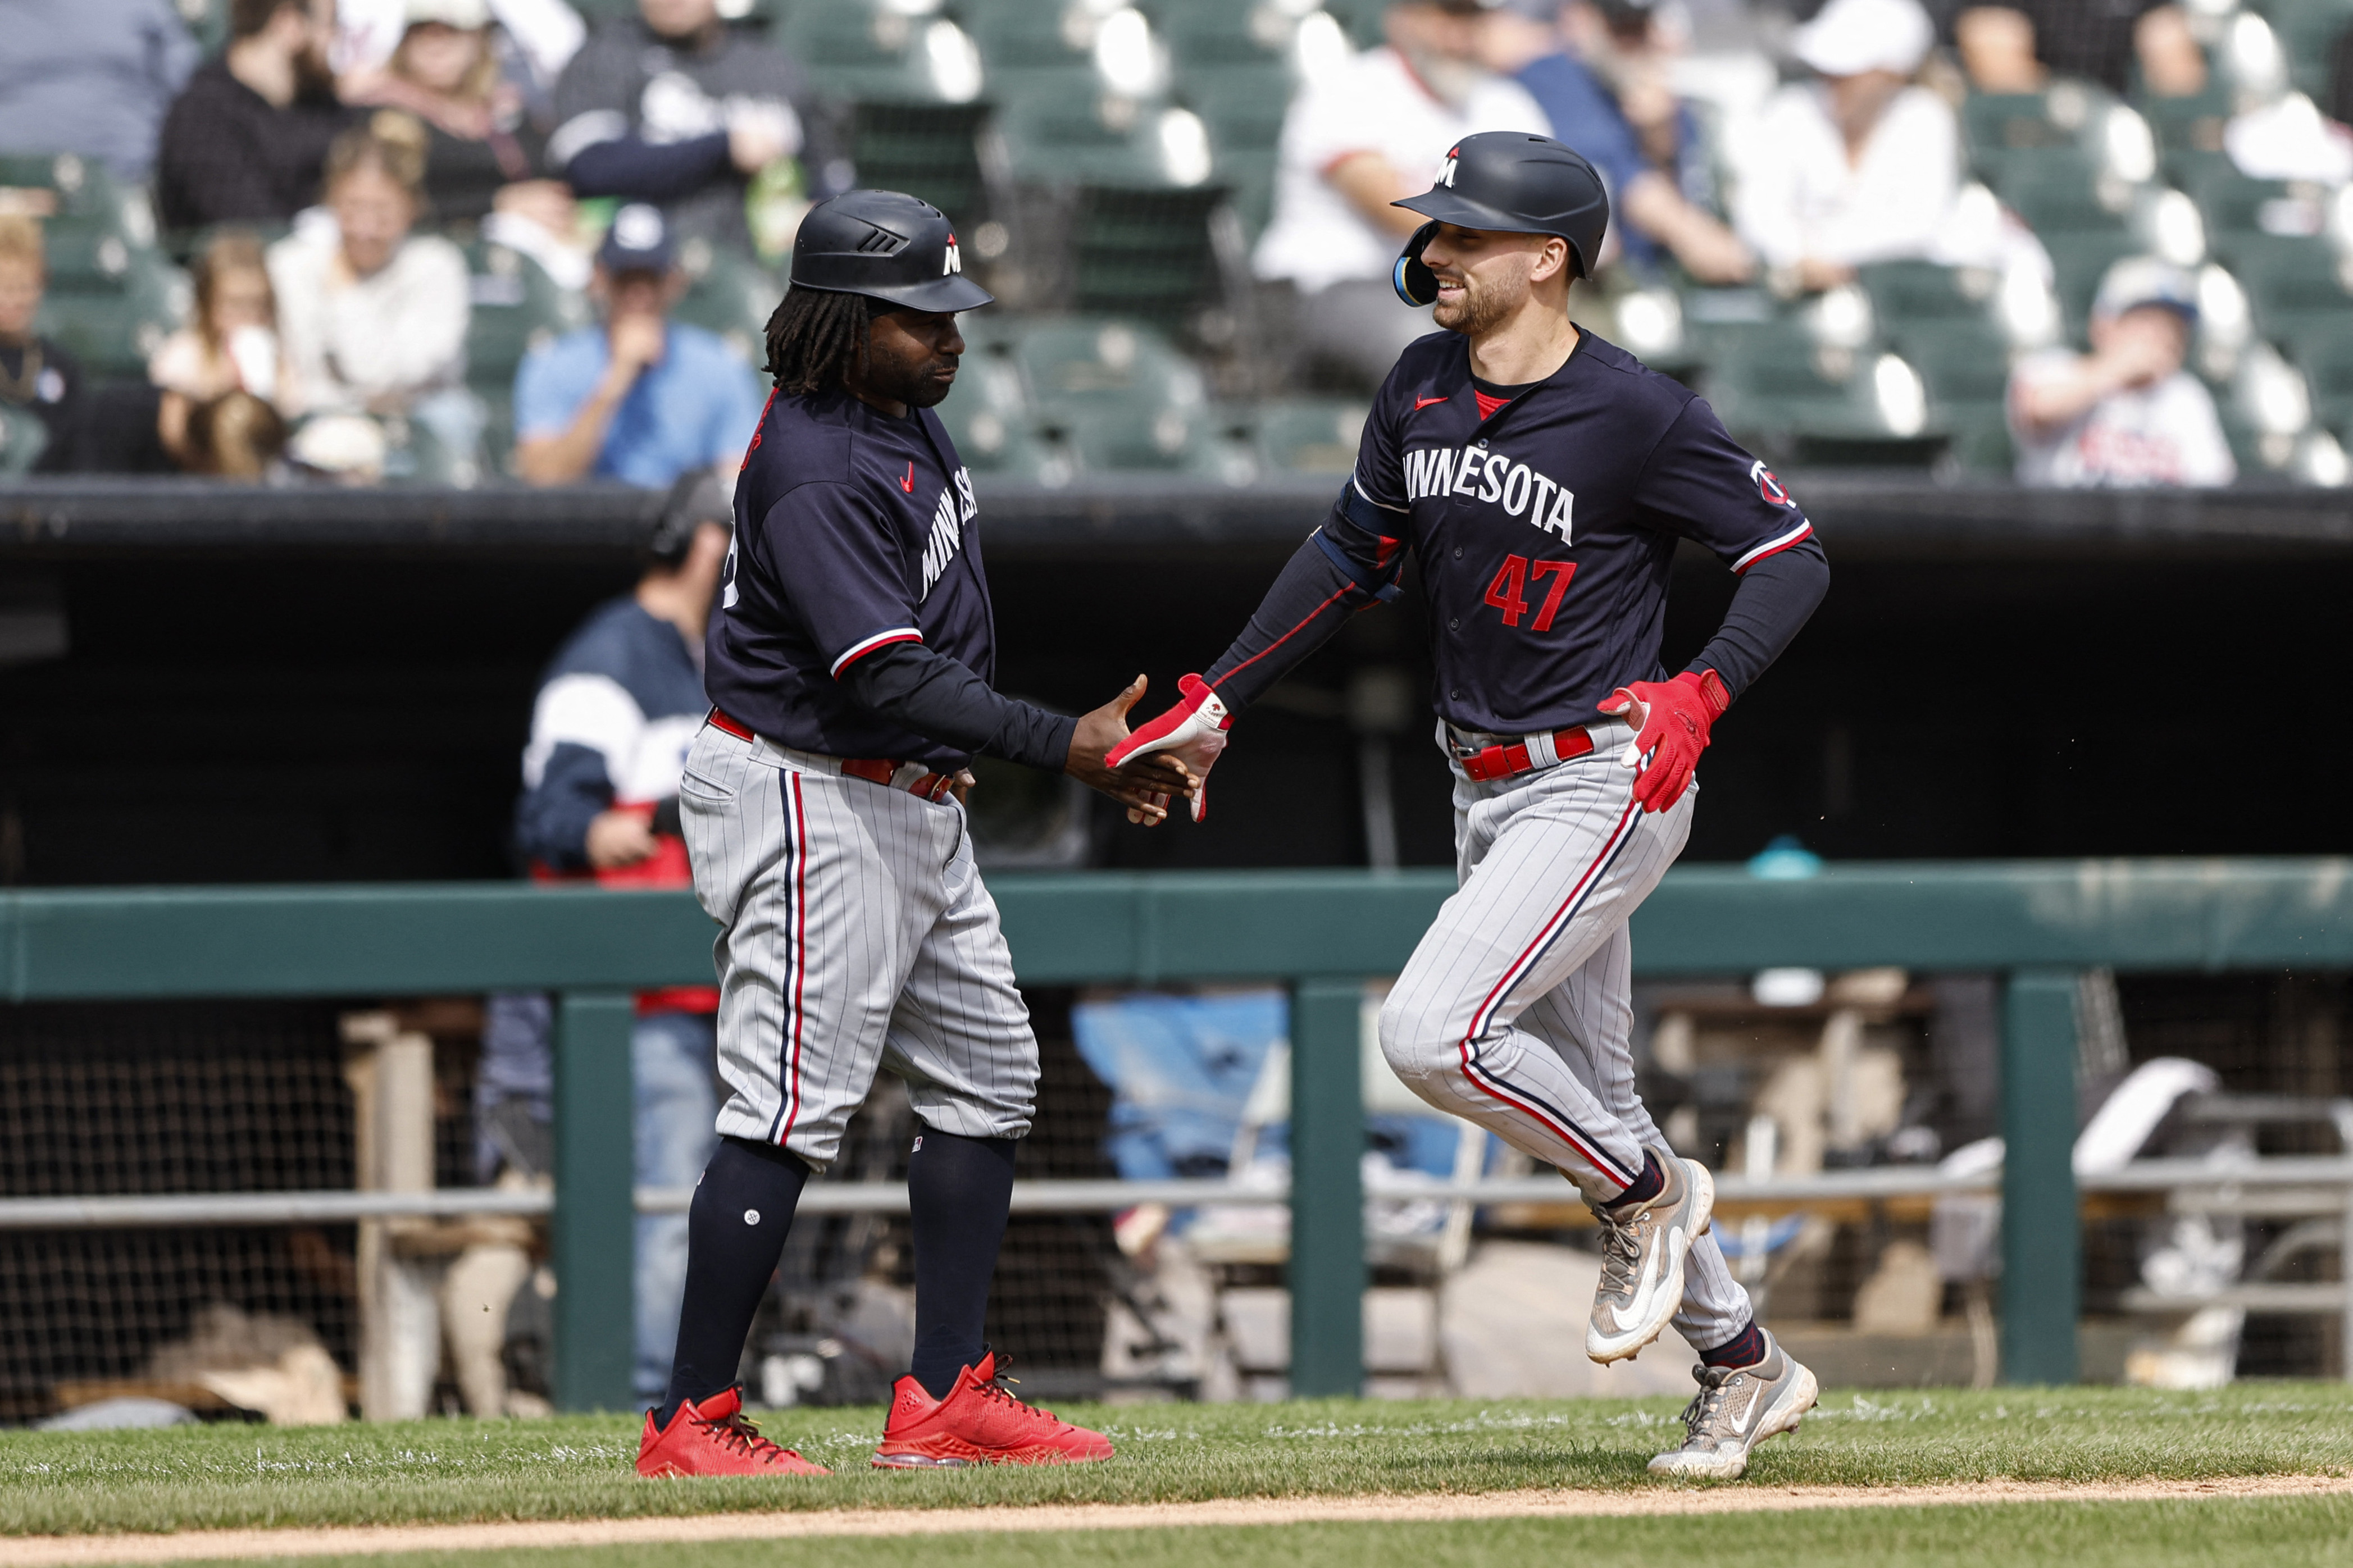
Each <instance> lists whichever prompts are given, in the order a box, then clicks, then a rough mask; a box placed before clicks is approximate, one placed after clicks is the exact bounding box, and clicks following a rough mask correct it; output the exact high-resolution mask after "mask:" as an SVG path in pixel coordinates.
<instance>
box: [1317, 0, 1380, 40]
mask: <svg viewBox="0 0 2353 1568" xmlns="http://www.w3.org/2000/svg"><path fill="white" fill-rule="evenodd" d="M1389 4H1390V0H1324V9H1325V10H1326V11H1329V12H1331V13H1332V15H1333V16H1334V17H1335V18H1336V19H1337V20H1338V21H1339V24H1340V26H1343V27H1345V28H1346V29H1347V30H1348V41H1349V42H1350V43H1352V44H1354V45H1356V47H1358V48H1360V49H1369V48H1371V47H1374V46H1375V45H1377V44H1379V43H1382V42H1384V41H1386V39H1387V37H1388V35H1387V34H1386V33H1385V32H1384V31H1383V29H1382V26H1381V21H1382V18H1383V17H1384V16H1388V8H1389Z"/></svg>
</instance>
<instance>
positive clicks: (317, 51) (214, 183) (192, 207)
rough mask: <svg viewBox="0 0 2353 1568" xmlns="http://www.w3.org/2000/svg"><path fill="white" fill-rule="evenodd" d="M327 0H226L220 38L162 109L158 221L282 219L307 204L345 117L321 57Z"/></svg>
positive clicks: (328, 28)
mask: <svg viewBox="0 0 2353 1568" xmlns="http://www.w3.org/2000/svg"><path fill="white" fill-rule="evenodd" d="M333 30H334V0H229V42H228V47H227V48H226V49H224V50H223V51H222V52H221V55H220V58H217V59H214V60H208V61H206V63H205V64H204V65H203V66H202V67H200V68H198V69H197V71H196V73H195V75H194V76H192V77H190V78H189V79H188V85H187V89H186V90H185V91H184V92H182V93H181V94H180V96H179V98H178V100H176V101H175V102H174V103H173V105H172V110H171V112H170V113H169V114H167V115H165V116H164V130H163V132H162V135H161V137H160V138H159V140H158V142H157V144H156V162H155V199H156V205H157V206H158V208H159V216H161V217H162V218H163V221H164V227H166V228H201V227H203V226H206V225H208V224H216V223H233V222H238V221H243V222H248V223H251V222H257V221H259V222H264V223H269V222H282V221H284V220H286V219H289V218H291V217H292V216H294V215H295V214H296V213H298V212H300V211H301V210H302V209H303V208H304V207H306V206H308V205H311V201H312V200H313V199H314V197H315V196H316V195H317V192H318V189H319V168H320V165H321V163H323V162H324V160H325V158H326V155H327V144H328V142H332V140H333V139H334V136H335V133H336V132H338V131H340V130H342V129H343V126H344V125H345V124H347V123H349V121H350V119H351V115H350V111H349V110H346V109H344V108H343V105H342V104H340V103H338V102H336V101H335V81H334V77H333V74H332V72H331V71H330V70H329V69H328V67H327V42H328V39H329V37H331V36H332V32H333Z"/></svg>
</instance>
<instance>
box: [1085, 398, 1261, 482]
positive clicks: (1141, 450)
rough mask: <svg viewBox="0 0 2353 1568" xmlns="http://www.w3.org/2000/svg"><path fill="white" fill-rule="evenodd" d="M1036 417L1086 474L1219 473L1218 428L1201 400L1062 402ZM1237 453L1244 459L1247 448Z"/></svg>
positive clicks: (1220, 433) (1221, 450) (1222, 449)
mask: <svg viewBox="0 0 2353 1568" xmlns="http://www.w3.org/2000/svg"><path fill="white" fill-rule="evenodd" d="M1042 422H1043V423H1044V425H1045V426H1046V427H1047V428H1048V429H1049V430H1050V431H1051V432H1052V433H1053V434H1054V435H1056V436H1058V437H1060V438H1061V439H1062V440H1063V441H1065V442H1066V443H1068V445H1069V447H1070V450H1071V455H1072V457H1074V458H1076V459H1077V461H1078V464H1079V467H1080V468H1082V469H1084V470H1086V471H1088V472H1091V473H1120V472H1139V471H1142V472H1164V473H1165V472H1176V473H1198V474H1207V475H1218V476H1222V475H1223V473H1224V469H1225V463H1224V459H1225V458H1226V457H1227V452H1226V450H1225V447H1226V442H1225V440H1224V439H1223V437H1224V431H1223V429H1222V427H1221V426H1220V424H1219V421H1218V420H1217V419H1215V418H1214V416H1213V415H1212V413H1211V410H1210V408H1209V406H1208V405H1207V404H1196V405H1192V406H1189V407H1185V406H1176V405H1162V406H1160V407H1158V408H1146V407H1143V406H1141V405H1134V404H1125V403H1123V402H1120V401H1117V400H1107V401H1103V402H1100V403H1091V404H1066V405H1061V406H1060V407H1057V408H1055V409H1053V410H1052V411H1050V412H1049V413H1047V414H1046V415H1044V416H1042ZM1242 456H1243V460H1244V461H1245V462H1247V461H1249V458H1248V454H1247V451H1245V452H1244V453H1243V454H1242Z"/></svg>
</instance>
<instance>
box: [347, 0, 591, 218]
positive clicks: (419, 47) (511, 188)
mask: <svg viewBox="0 0 2353 1568" xmlns="http://www.w3.org/2000/svg"><path fill="white" fill-rule="evenodd" d="M406 17H407V27H406V31H404V32H403V33H402V34H401V38H400V42H399V44H398V46H396V47H395V48H394V49H393V52H392V56H391V58H389V59H388V60H386V61H385V65H384V68H382V69H380V70H376V71H371V72H366V73H364V74H363V75H362V76H360V77H358V78H356V79H353V78H346V79H345V84H344V97H345V99H346V100H349V101H351V102H353V103H365V104H382V105H389V106H390V107H393V108H396V109H405V110H407V111H408V112H409V113H411V114H413V115H415V116H417V120H418V121H420V122H421V123H422V124H423V125H424V126H425V134H426V139H427V141H426V153H425V199H426V200H427V202H428V203H429V204H430V205H431V208H432V213H433V216H434V218H435V220H436V221H437V222H440V223H445V224H448V223H467V224H478V223H480V222H481V221H482V219H484V218H485V217H487V216H490V214H491V210H492V209H493V208H498V209H501V210H504V211H508V212H512V213H515V214H517V215H518V216H524V217H527V218H529V219H530V220H531V221H533V222H534V223H536V224H538V225H540V226H542V227H543V228H545V229H547V230H548V231H549V232H550V233H551V234H554V235H558V236H565V235H569V234H570V232H571V230H572V224H573V215H572V194H571V192H570V191H568V190H566V189H565V186H564V185H563V184H562V183H561V182H559V181H555V180H547V179H542V178H540V157H541V154H542V153H543V152H544V151H545V147H546V139H545V138H544V137H543V136H542V135H541V134H540V133H539V131H538V130H537V128H536V127H534V126H533V124H532V123H531V121H530V119H529V117H528V116H526V115H525V114H524V112H523V94H522V89H521V88H520V87H519V86H517V85H516V84H515V83H513V82H512V81H510V80H508V79H506V77H505V75H504V73H502V72H501V69H500V68H499V57H498V51H497V49H496V48H495V47H493V39H492V35H491V7H490V5H489V0H407V5H406Z"/></svg>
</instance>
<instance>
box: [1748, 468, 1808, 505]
mask: <svg viewBox="0 0 2353 1568" xmlns="http://www.w3.org/2000/svg"><path fill="white" fill-rule="evenodd" d="M1748 477H1749V478H1750V479H1755V480H1756V481H1757V494H1758V495H1760V496H1763V497H1764V498H1765V499H1766V500H1768V501H1770V502H1771V503H1772V504H1773V505H1775V506H1795V505H1797V504H1798V503H1797V502H1796V501H1793V500H1790V499H1789V492H1788V490H1786V489H1782V488H1781V481H1780V480H1778V479H1775V478H1774V477H1773V470H1772V469H1770V468H1767V467H1766V466H1765V459H1764V458H1757V460H1756V461H1755V462H1753V463H1751V464H1749V465H1748Z"/></svg>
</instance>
